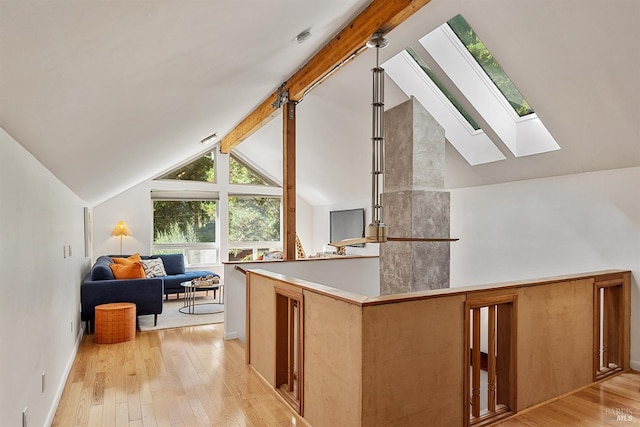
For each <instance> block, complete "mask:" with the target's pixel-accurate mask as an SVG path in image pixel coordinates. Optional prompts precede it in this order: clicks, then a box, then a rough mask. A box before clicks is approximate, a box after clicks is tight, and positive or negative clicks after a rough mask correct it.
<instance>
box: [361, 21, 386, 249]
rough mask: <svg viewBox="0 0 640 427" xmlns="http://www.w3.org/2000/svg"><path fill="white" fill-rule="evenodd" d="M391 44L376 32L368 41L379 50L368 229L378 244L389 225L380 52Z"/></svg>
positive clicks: (372, 105)
mask: <svg viewBox="0 0 640 427" xmlns="http://www.w3.org/2000/svg"><path fill="white" fill-rule="evenodd" d="M388 44H389V41H388V40H387V39H385V38H384V36H383V35H382V33H375V34H374V35H373V37H372V38H371V40H369V41H368V42H367V47H369V48H375V50H376V66H375V68H372V69H371V72H372V73H373V96H372V98H373V99H372V101H371V109H372V112H371V113H372V116H371V150H372V151H371V152H372V156H371V219H372V221H371V224H369V225H368V226H367V231H366V233H365V237H366V238H370V239H375V240H376V241H378V242H383V241H385V240H387V226H386V224H385V223H384V210H383V207H382V200H381V199H382V192H383V190H384V68H382V67H380V49H383V48H385V47H387V45H388Z"/></svg>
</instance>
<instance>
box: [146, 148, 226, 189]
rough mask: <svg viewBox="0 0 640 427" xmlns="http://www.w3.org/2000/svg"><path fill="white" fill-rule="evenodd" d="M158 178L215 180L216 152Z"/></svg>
mask: <svg viewBox="0 0 640 427" xmlns="http://www.w3.org/2000/svg"><path fill="white" fill-rule="evenodd" d="M158 179H179V180H184V181H202V182H215V152H213V151H211V152H210V153H207V154H205V155H204V156H202V157H200V158H198V159H196V160H194V161H192V162H190V163H187V164H186V165H183V166H180V167H179V168H176V169H174V170H172V171H171V172H169V173H166V174H164V175H162V176H161V177H159V178H158Z"/></svg>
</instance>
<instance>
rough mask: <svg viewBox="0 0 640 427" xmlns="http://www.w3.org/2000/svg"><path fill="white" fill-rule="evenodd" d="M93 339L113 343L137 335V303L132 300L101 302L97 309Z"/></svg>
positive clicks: (103, 342)
mask: <svg viewBox="0 0 640 427" xmlns="http://www.w3.org/2000/svg"><path fill="white" fill-rule="evenodd" d="M94 329H95V331H94V336H93V340H94V341H95V342H97V343H99V344H113V343H118V342H124V341H129V340H132V339H134V338H135V337H136V305H135V304H134V303H132V302H114V303H110V304H100V305H97V306H96V309H95V327H94Z"/></svg>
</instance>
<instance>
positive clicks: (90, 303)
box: [80, 278, 164, 321]
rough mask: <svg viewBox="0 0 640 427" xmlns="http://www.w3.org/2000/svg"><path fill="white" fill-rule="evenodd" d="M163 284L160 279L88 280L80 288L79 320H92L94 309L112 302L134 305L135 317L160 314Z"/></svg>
mask: <svg viewBox="0 0 640 427" xmlns="http://www.w3.org/2000/svg"><path fill="white" fill-rule="evenodd" d="M163 294H164V283H163V280H162V278H152V279H124V280H90V279H89V278H87V279H86V280H85V281H84V282H82V285H81V286H80V301H81V304H82V312H81V319H82V320H91V321H92V320H93V318H94V313H95V307H96V306H97V305H100V304H107V303H112V302H132V303H135V304H136V315H138V316H140V315H145V314H160V313H162V298H163Z"/></svg>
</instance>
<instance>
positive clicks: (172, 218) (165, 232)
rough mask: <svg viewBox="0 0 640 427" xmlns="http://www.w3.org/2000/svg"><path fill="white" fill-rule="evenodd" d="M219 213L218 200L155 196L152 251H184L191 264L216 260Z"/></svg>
mask: <svg viewBox="0 0 640 427" xmlns="http://www.w3.org/2000/svg"><path fill="white" fill-rule="evenodd" d="M216 217H217V201H216V200H209V199H201V200H166V199H156V200H153V248H152V251H153V253H154V254H159V253H183V254H184V256H185V264H186V265H187V266H190V267H191V266H197V265H204V264H217V263H218V262H219V257H218V243H217V241H216Z"/></svg>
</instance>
